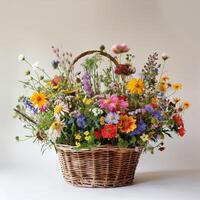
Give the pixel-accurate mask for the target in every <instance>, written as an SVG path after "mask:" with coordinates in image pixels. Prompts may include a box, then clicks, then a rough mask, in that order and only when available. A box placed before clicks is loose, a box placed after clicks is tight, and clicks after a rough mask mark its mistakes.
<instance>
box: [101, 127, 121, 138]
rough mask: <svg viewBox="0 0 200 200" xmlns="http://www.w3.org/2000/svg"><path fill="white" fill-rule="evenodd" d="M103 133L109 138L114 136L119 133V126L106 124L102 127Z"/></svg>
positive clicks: (103, 135)
mask: <svg viewBox="0 0 200 200" xmlns="http://www.w3.org/2000/svg"><path fill="white" fill-rule="evenodd" d="M101 134H102V137H103V138H107V139H111V138H114V137H115V136H116V134H117V126H116V125H113V124H106V125H105V126H104V127H103V128H102V129H101Z"/></svg>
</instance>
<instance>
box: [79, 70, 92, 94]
mask: <svg viewBox="0 0 200 200" xmlns="http://www.w3.org/2000/svg"><path fill="white" fill-rule="evenodd" d="M82 83H83V89H84V90H85V92H86V94H87V96H88V97H92V96H93V95H94V92H93V90H92V85H91V76H90V74H89V73H88V72H85V74H84V75H83V77H82Z"/></svg>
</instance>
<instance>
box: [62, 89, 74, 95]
mask: <svg viewBox="0 0 200 200" xmlns="http://www.w3.org/2000/svg"><path fill="white" fill-rule="evenodd" d="M61 92H63V93H64V94H67V95H73V94H75V93H76V90H61Z"/></svg>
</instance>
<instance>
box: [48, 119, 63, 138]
mask: <svg viewBox="0 0 200 200" xmlns="http://www.w3.org/2000/svg"><path fill="white" fill-rule="evenodd" d="M63 128H64V124H63V122H61V121H59V120H56V121H54V122H53V123H52V124H51V127H50V135H51V137H52V140H54V141H55V140H56V139H57V138H58V137H60V136H61V133H62V130H63Z"/></svg>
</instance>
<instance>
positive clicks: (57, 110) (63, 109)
mask: <svg viewBox="0 0 200 200" xmlns="http://www.w3.org/2000/svg"><path fill="white" fill-rule="evenodd" d="M67 112H69V108H68V106H67V105H65V104H64V102H60V103H59V104H57V105H56V106H55V107H54V116H55V118H59V117H60V116H61V115H64V114H65V113H67Z"/></svg>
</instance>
